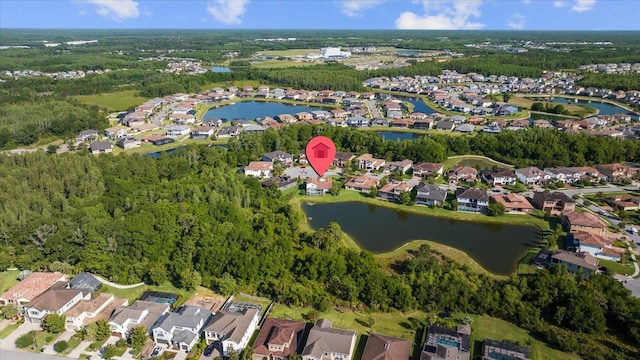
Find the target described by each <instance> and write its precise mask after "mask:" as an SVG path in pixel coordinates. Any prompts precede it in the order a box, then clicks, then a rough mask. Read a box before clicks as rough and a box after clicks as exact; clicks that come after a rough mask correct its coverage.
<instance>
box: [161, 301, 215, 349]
mask: <svg viewBox="0 0 640 360" xmlns="http://www.w3.org/2000/svg"><path fill="white" fill-rule="evenodd" d="M211 315H212V313H211V311H209V310H205V309H202V308H200V307H198V306H192V305H184V306H181V307H180V308H179V309H178V311H176V312H168V313H165V314H164V315H162V317H161V318H160V319H159V320H158V322H157V324H156V325H155V326H154V327H153V329H152V330H151V332H152V334H153V342H155V343H156V344H167V345H169V346H173V347H175V348H178V349H180V350H185V351H191V349H192V348H193V347H194V346H195V345H196V343H197V342H198V339H200V335H201V334H202V331H203V329H204V327H205V326H206V325H207V323H208V322H209V320H210V319H211Z"/></svg>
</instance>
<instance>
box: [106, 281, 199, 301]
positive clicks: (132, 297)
mask: <svg viewBox="0 0 640 360" xmlns="http://www.w3.org/2000/svg"><path fill="white" fill-rule="evenodd" d="M100 290H101V291H102V292H105V293H109V294H113V295H115V296H117V297H120V298H125V299H128V300H129V304H131V303H133V302H134V301H136V300H137V299H139V298H140V296H142V293H144V292H145V291H147V290H149V291H162V292H169V293H174V294H178V295H181V296H180V297H179V298H178V301H177V302H176V303H175V304H174V307H177V306H180V305H181V304H182V303H184V302H185V301H186V300H187V299H189V298H191V297H192V296H193V294H194V293H195V291H185V290H182V289H178V288H177V287H175V286H174V285H173V284H171V283H170V282H167V283H165V284H163V285H160V286H152V285H146V284H145V285H140V286H137V287H134V288H130V289H116V288H114V287H111V286H109V285H102V288H101V289H100Z"/></svg>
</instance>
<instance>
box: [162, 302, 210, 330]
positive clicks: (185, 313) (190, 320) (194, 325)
mask: <svg viewBox="0 0 640 360" xmlns="http://www.w3.org/2000/svg"><path fill="white" fill-rule="evenodd" d="M211 314H212V313H211V311H209V310H205V309H202V308H200V307H198V306H193V305H183V306H181V307H180V309H178V311H176V312H169V313H166V314H164V315H163V316H162V318H160V320H159V321H158V325H157V326H156V327H159V328H162V329H164V330H167V331H170V330H171V329H172V328H174V327H181V328H189V329H198V325H199V324H200V323H201V322H202V324H203V325H205V324H206V323H207V321H208V320H209V318H210V317H211Z"/></svg>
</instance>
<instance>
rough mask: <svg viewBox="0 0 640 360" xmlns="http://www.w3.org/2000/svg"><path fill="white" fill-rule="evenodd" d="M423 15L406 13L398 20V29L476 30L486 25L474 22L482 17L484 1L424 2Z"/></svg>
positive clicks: (430, 0)
mask: <svg viewBox="0 0 640 360" xmlns="http://www.w3.org/2000/svg"><path fill="white" fill-rule="evenodd" d="M421 2H422V6H423V8H424V14H423V15H417V14H416V13H413V12H411V11H405V12H403V13H402V14H400V17H398V18H397V19H396V28H398V29H421V30H455V29H465V30H475V29H482V28H484V24H482V23H478V22H472V21H471V20H470V18H471V17H474V18H477V17H479V16H480V5H482V0H422V1H421Z"/></svg>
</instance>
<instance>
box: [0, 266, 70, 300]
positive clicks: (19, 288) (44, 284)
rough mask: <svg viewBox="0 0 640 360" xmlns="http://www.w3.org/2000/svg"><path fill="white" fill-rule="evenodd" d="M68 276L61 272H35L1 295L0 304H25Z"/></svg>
mask: <svg viewBox="0 0 640 360" xmlns="http://www.w3.org/2000/svg"><path fill="white" fill-rule="evenodd" d="M66 279H67V276H66V275H65V274H61V273H59V272H34V273H31V274H30V275H29V276H28V277H26V278H25V279H23V280H22V281H20V282H19V283H17V284H15V285H14V286H12V287H11V289H9V290H7V291H5V292H4V294H2V295H0V305H7V304H16V305H19V306H20V305H24V304H27V303H29V302H30V301H32V300H33V299H35V298H36V297H38V296H39V295H40V294H42V293H43V292H45V291H46V290H47V289H49V288H50V287H51V286H53V284H55V283H57V282H59V281H65V280H66Z"/></svg>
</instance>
